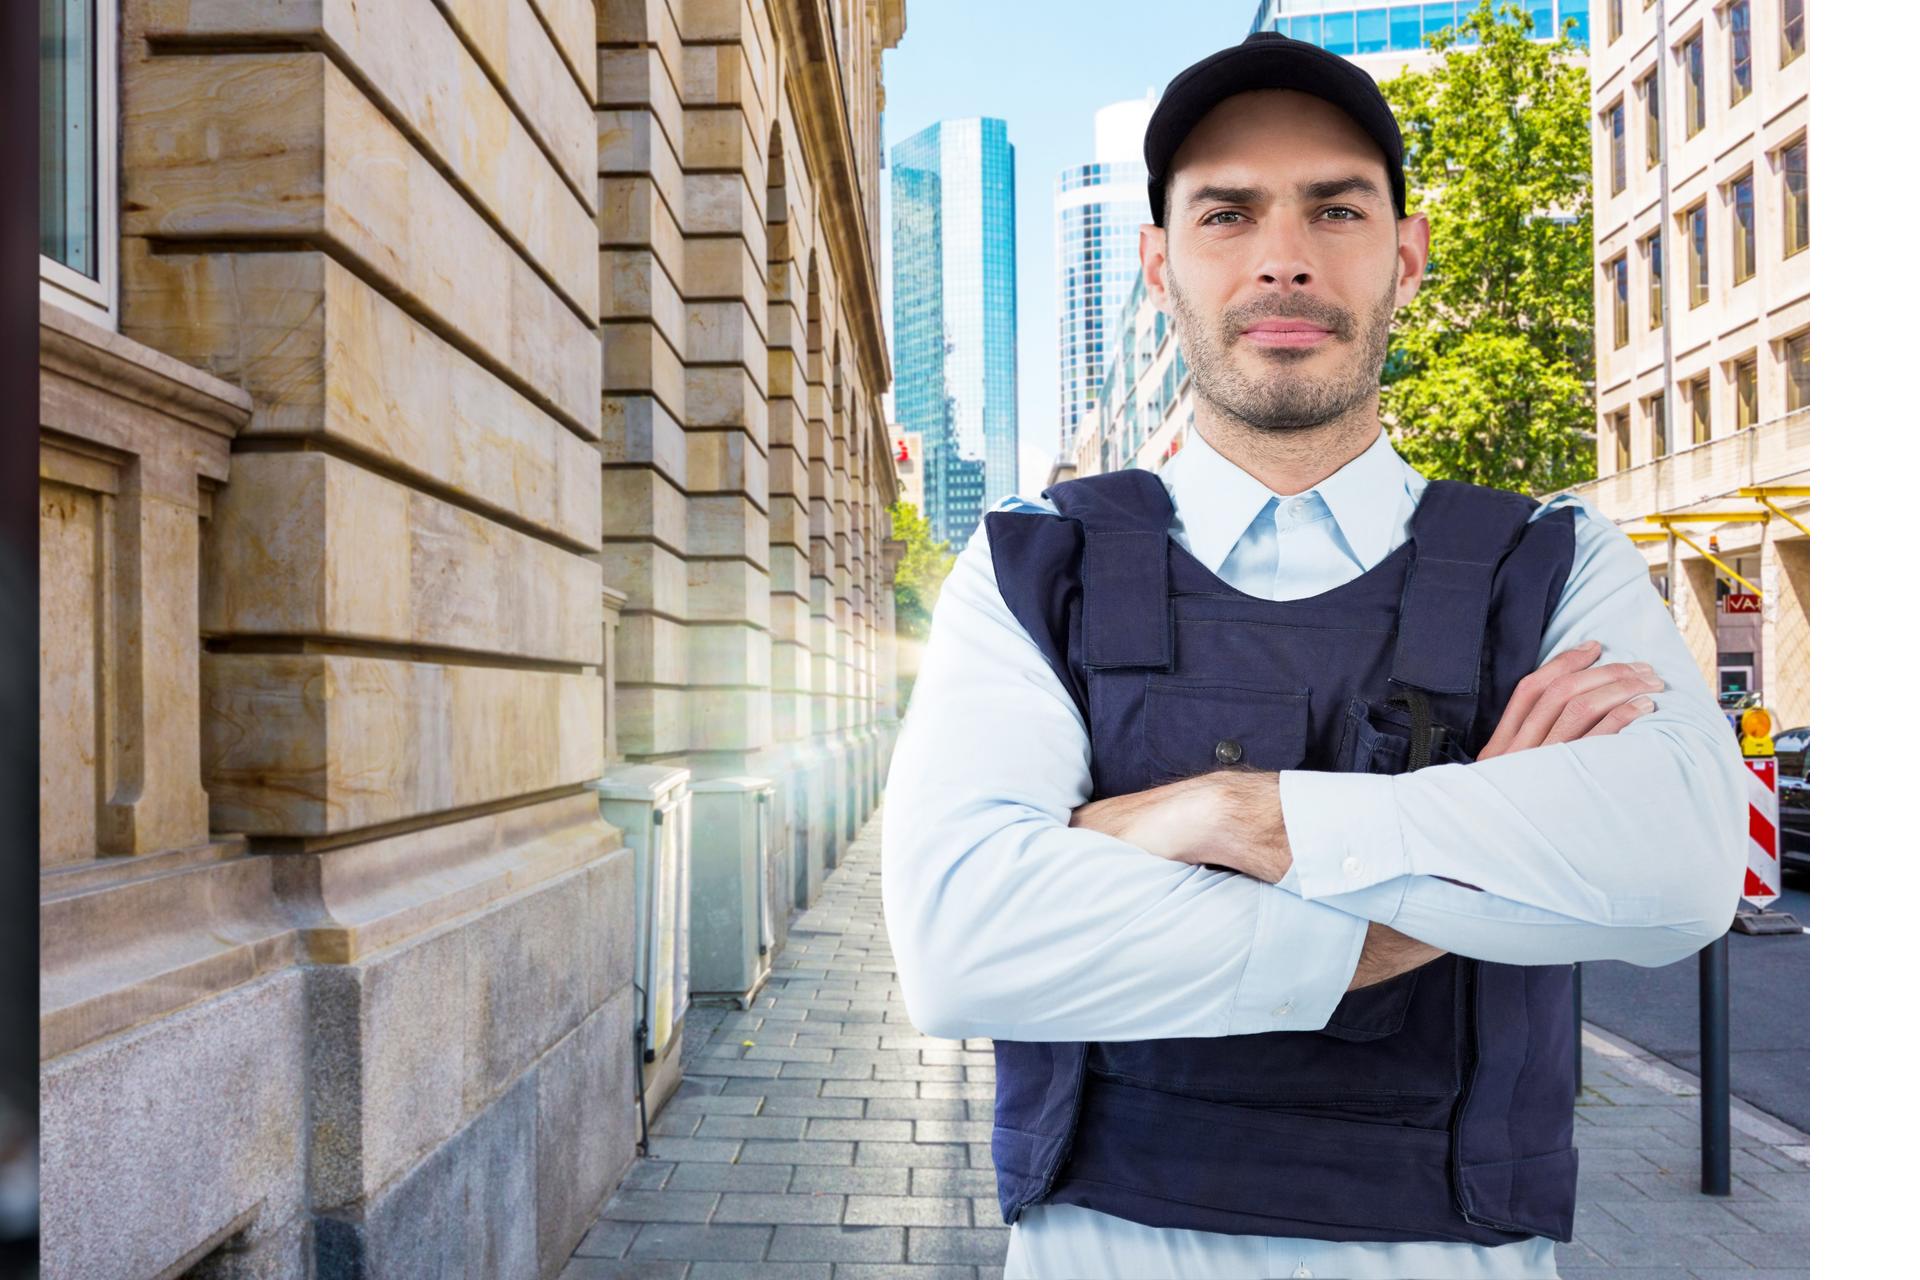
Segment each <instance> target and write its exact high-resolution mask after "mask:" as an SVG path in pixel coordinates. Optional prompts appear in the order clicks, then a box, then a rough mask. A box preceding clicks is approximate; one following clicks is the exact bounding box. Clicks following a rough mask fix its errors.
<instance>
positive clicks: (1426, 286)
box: [1381, 0, 1594, 493]
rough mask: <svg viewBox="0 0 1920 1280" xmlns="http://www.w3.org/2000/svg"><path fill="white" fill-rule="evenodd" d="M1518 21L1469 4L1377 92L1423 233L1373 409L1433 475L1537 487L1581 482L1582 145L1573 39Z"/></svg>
mask: <svg viewBox="0 0 1920 1280" xmlns="http://www.w3.org/2000/svg"><path fill="white" fill-rule="evenodd" d="M1528 21H1529V20H1528V18H1527V17H1526V16H1525V14H1524V13H1523V11H1522V10H1521V9H1520V7H1519V6H1518V5H1516V4H1513V3H1511V2H1510V0H1508V2H1506V3H1502V4H1501V5H1500V6H1499V11H1498V12H1497V13H1496V12H1495V8H1494V4H1493V0H1481V3H1480V6H1479V8H1477V9H1476V10H1474V11H1473V12H1472V13H1471V14H1470V15H1468V16H1467V18H1466V19H1465V20H1464V21H1462V23H1461V24H1460V26H1459V27H1457V28H1449V29H1448V30H1446V31H1444V32H1440V33H1438V34H1437V35H1435V36H1433V37H1431V38H1430V40H1429V41H1428V43H1429V44H1430V45H1431V46H1432V47H1433V48H1434V49H1435V50H1436V51H1438V52H1439V53H1440V55H1441V57H1440V60H1439V62H1437V63H1436V64H1435V65H1434V66H1433V67H1432V68H1431V69H1429V70H1427V71H1411V70H1410V71H1406V72H1403V73H1402V74H1400V75H1399V76H1397V77H1395V78H1394V79H1392V80H1389V81H1386V82H1385V83H1384V84H1382V85H1381V90H1382V91H1383V92H1384V93H1385V94H1386V98H1387V101H1388V102H1389V103H1390V104H1392V106H1393V110H1394V114H1395V115H1396V116H1398V117H1399V120H1400V128H1401V132H1402V134H1403V136H1404V137H1405V139H1406V162H1405V163H1406V173H1407V188H1408V197H1409V200H1408V203H1409V205H1410V206H1411V210H1410V211H1416V212H1420V213H1424V214H1425V215H1426V216H1427V219H1428V221H1429V223H1430V224H1431V227H1432V233H1433V235H1432V269H1431V271H1430V272H1429V274H1428V275H1427V277H1426V279H1425V280H1424V281H1423V282H1422V284H1421V287H1420V292H1419V294H1417V295H1416V296H1415V298H1414V300H1413V301H1412V302H1411V303H1409V304H1408V305H1407V306H1406V307H1404V308H1402V309H1401V311H1400V313H1399V317H1398V320H1397V324H1396V334H1395V342H1394V353H1393V358H1392V359H1391V360H1389V362H1388V364H1387V367H1386V371H1385V374H1384V389H1383V391H1382V395H1381V416H1382V417H1383V419H1385V421H1386V422H1387V423H1388V425H1389V426H1390V428H1391V429H1392V432H1393V436H1394V443H1395V446H1396V447H1397V448H1398V449H1399V450H1400V452H1401V453H1402V455H1404V456H1405V457H1406V459H1407V460H1408V461H1409V462H1411V463H1413V464H1414V466H1416V467H1418V468H1419V469H1420V470H1421V471H1422V472H1423V473H1425V474H1426V475H1428V476H1430V477H1434V478H1445V479H1454V480H1470V481H1474V482H1476V483H1479V484H1488V485H1496V486H1498V487H1501V488H1505V489H1519V490H1522V491H1527V492H1534V493H1539V492H1545V491H1549V490H1553V489H1561V488H1565V487H1566V486H1568V485H1572V484H1577V483H1579V482H1580V481H1583V480H1587V479H1591V478H1592V476H1593V474H1594V458H1593V444H1592V441H1593V435H1592V432H1593V284H1592V279H1593V193H1592V172H1591V163H1592V161H1591V154H1592V153H1591V147H1592V144H1591V141H1590V137H1589V126H1588V122H1587V115H1588V88H1587V71H1586V67H1585V66H1584V65H1583V64H1581V63H1579V62H1576V61H1574V60H1573V59H1574V58H1575V57H1577V56H1578V55H1579V54H1580V53H1581V52H1582V46H1581V45H1580V44H1578V43H1577V42H1575V41H1573V40H1571V39H1569V38H1568V37H1567V36H1565V35H1564V34H1563V35H1562V36H1561V37H1560V38H1558V39H1557V40H1555V41H1553V42H1552V43H1549V44H1541V43H1536V42H1534V41H1533V40H1531V39H1529V38H1528V37H1527V34H1526V32H1527V30H1528ZM1467 31H1470V32H1472V33H1473V34H1474V35H1475V36H1477V43H1476V44H1473V45H1468V46H1465V47H1462V46H1461V45H1460V44H1459V43H1458V42H1459V37H1460V36H1461V34H1462V33H1463V32H1467Z"/></svg>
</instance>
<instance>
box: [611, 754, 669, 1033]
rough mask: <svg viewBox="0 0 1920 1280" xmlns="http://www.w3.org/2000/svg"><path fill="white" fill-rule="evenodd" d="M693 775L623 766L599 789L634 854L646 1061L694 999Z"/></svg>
mask: <svg viewBox="0 0 1920 1280" xmlns="http://www.w3.org/2000/svg"><path fill="white" fill-rule="evenodd" d="M691 778H692V775H691V774H690V773H688V771H687V770H685V769H682V768H676V767H669V766H664V765H653V764H631V765H623V766H621V767H619V768H616V769H615V770H614V771H613V772H612V773H609V774H607V775H606V776H605V777H603V778H601V779H600V780H599V781H598V782H596V783H595V784H594V785H595V786H596V787H597V788H598V789H599V792H600V815H601V816H602V817H603V818H605V819H606V820H607V821H608V822H609V823H611V824H612V825H613V826H615V827H618V828H619V829H620V833H621V834H622V835H623V836H624V837H625V838H626V844H627V847H628V848H629V849H632V850H633V855H634V857H633V958H634V964H633V985H634V1018H635V1027H634V1030H635V1034H636V1037H638V1033H639V1031H640V1027H641V1025H642V1024H644V1026H645V1028H646V1035H645V1037H644V1039H638V1038H637V1039H636V1042H635V1048H636V1050H637V1051H638V1056H639V1057H640V1060H641V1061H644V1062H652V1061H654V1059H655V1058H656V1057H658V1056H659V1055H660V1054H662V1053H663V1052H665V1051H666V1050H667V1048H668V1046H669V1045H671V1044H673V1042H674V1038H675V1036H676V1035H678V1033H679V1031H680V1025H681V1022H682V1021H683V1020H684V1019H685V1017H686V1014H687V1005H688V1003H689V999H690V994H691V976H690V972H689V965H690V961H691V954H692V953H691V947H690V943H691V939H690V937H689V935H688V928H687V925H688V921H689V917H690V914H691V909H692V899H691V896H690V890H691V883H690V878H689V876H688V874H687V851H688V849H689V848H690V846H691V843H692V836H693V805H692V803H691V802H692V793H691V792H690V790H689V789H688V785H689V782H690V781H691Z"/></svg>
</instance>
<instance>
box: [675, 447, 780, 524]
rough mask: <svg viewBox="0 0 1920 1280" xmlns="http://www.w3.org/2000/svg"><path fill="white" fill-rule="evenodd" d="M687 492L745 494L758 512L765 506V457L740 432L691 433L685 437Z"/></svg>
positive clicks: (758, 448) (766, 480)
mask: <svg viewBox="0 0 1920 1280" xmlns="http://www.w3.org/2000/svg"><path fill="white" fill-rule="evenodd" d="M687 455H688V456H687V463H688V465H687V489H688V491H689V492H692V493H695V494H698V493H702V492H705V493H737V494H745V495H746V496H747V497H748V498H749V499H751V500H752V502H753V504H754V506H756V507H758V508H759V509H760V510H761V511H763V512H764V511H765V510H766V507H767V483H768V477H767V455H766V454H765V453H764V452H763V451H762V450H761V448H760V446H759V445H758V444H757V443H755V441H754V440H753V438H752V437H751V436H749V435H748V434H747V433H746V432H744V431H735V430H730V429H725V428H722V429H720V430H700V431H692V432H689V433H688V435H687Z"/></svg>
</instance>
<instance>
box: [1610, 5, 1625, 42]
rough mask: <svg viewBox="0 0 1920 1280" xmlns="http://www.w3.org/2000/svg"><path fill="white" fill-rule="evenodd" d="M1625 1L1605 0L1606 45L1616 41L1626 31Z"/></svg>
mask: <svg viewBox="0 0 1920 1280" xmlns="http://www.w3.org/2000/svg"><path fill="white" fill-rule="evenodd" d="M1626 5H1627V0H1607V43H1608V44H1612V43H1613V42H1614V41H1615V40H1618V39H1619V38H1620V36H1621V34H1622V33H1623V32H1624V31H1625V30H1626V27H1627V17H1626Z"/></svg>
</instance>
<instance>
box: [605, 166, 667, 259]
mask: <svg viewBox="0 0 1920 1280" xmlns="http://www.w3.org/2000/svg"><path fill="white" fill-rule="evenodd" d="M600 245H601V247H602V248H603V249H605V248H613V247H622V248H638V249H651V250H652V251H653V254H654V256H655V257H657V258H658V259H659V260H660V264H661V265H662V266H663V267H664V268H665V269H666V273H667V275H668V276H669V277H670V278H672V279H673V280H676V281H677V280H680V279H681V278H682V277H684V276H685V274H686V244H685V241H684V240H683V239H682V237H681V234H680V227H679V225H678V224H677V223H676V222H675V221H674V217H673V211H672V210H671V209H670V208H669V207H668V205H667V201H666V197H665V196H664V195H662V194H661V192H660V187H659V184H657V183H656V182H655V181H654V179H653V177H652V176H651V175H648V174H608V175H604V176H602V177H601V179H600Z"/></svg>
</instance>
